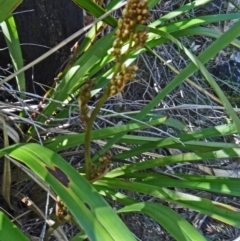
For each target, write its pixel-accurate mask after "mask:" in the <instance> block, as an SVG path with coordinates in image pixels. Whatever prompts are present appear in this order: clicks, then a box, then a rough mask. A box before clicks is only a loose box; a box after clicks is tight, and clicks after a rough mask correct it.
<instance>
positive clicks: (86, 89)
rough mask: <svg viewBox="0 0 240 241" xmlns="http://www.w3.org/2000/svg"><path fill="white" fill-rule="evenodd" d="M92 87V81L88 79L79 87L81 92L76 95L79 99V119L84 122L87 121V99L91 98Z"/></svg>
mask: <svg viewBox="0 0 240 241" xmlns="http://www.w3.org/2000/svg"><path fill="white" fill-rule="evenodd" d="M93 87H94V82H93V81H91V80H88V81H87V82H86V84H85V85H84V86H83V87H82V89H81V93H80V95H79V97H78V101H79V106H80V109H81V117H80V118H81V120H82V121H83V122H85V123H87V121H88V119H89V116H88V113H89V108H88V105H87V103H88V101H89V99H90V98H91V90H92V89H93Z"/></svg>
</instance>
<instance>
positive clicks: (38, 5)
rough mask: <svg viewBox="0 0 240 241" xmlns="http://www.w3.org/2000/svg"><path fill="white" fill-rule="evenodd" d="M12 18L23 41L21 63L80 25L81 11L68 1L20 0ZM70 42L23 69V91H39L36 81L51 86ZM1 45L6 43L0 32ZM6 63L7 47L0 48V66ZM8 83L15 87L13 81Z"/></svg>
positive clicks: (81, 25) (68, 49) (64, 59)
mask: <svg viewBox="0 0 240 241" xmlns="http://www.w3.org/2000/svg"><path fill="white" fill-rule="evenodd" d="M24 11H25V12H24ZM14 17H15V21H16V25H17V29H18V34H19V39H20V42H21V44H23V45H22V46H21V49H22V54H23V59H24V63H25V64H28V63H30V62H31V61H33V60H34V59H36V58H37V57H39V56H41V55H42V54H43V53H45V52H46V51H48V50H49V48H52V47H54V46H56V45H57V44H58V43H59V42H61V41H62V40H64V39H65V38H67V37H69V36H70V35H71V34H73V33H75V32H76V31H78V30H79V29H81V28H82V27H83V15H82V10H81V9H80V8H79V7H78V6H77V5H75V4H74V3H73V2H72V1H70V0H37V1H36V0H24V1H23V3H22V4H21V5H20V6H19V7H18V8H17V9H16V11H15V13H14ZM76 41H77V39H76ZM76 41H74V42H76ZM74 42H73V43H70V44H68V45H67V46H65V47H64V48H62V49H60V50H59V51H58V52H57V53H55V54H53V55H51V56H50V57H48V58H47V59H45V60H44V61H42V62H41V63H39V64H37V65H36V66H34V68H33V69H30V70H28V71H26V72H25V73H26V81H27V91H29V92H32V93H37V94H43V93H44V90H43V89H42V88H41V87H40V86H39V84H42V85H46V86H51V84H52V83H53V79H54V77H56V75H57V73H58V70H59V68H60V67H61V65H62V64H63V63H64V62H65V61H66V60H67V59H68V58H69V56H70V48H71V46H72V45H73V44H74ZM30 44H35V45H34V46H33V45H30ZM38 45H40V46H38ZM4 47H6V43H5V41H4V38H3V36H2V34H1V33H0V48H4ZM46 47H48V48H46ZM9 63H11V60H10V57H9V54H8V50H4V51H0V68H1V67H2V68H6V67H7V64H9ZM2 74H3V73H1V72H0V75H2ZM32 76H33V77H32ZM37 83H39V84H37ZM11 84H12V85H13V87H14V88H16V85H15V84H14V82H11Z"/></svg>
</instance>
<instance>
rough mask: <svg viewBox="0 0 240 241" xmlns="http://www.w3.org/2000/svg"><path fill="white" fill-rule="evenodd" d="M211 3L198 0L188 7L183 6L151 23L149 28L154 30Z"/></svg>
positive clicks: (207, 0)
mask: <svg viewBox="0 0 240 241" xmlns="http://www.w3.org/2000/svg"><path fill="white" fill-rule="evenodd" d="M210 1H211V0H196V1H193V2H191V3H187V4H186V5H183V6H182V7H180V8H178V9H176V10H173V11H170V12H169V13H167V14H165V15H163V16H162V17H160V18H159V19H158V20H156V21H154V22H153V23H151V24H150V25H149V27H152V28H155V27H158V26H159V25H160V24H162V23H164V22H166V21H169V20H171V19H172V18H175V17H177V16H179V15H181V14H183V13H185V12H188V11H190V10H192V9H194V8H197V7H199V6H201V5H204V4H206V3H208V2H210Z"/></svg>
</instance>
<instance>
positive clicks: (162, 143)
mask: <svg viewBox="0 0 240 241" xmlns="http://www.w3.org/2000/svg"><path fill="white" fill-rule="evenodd" d="M232 127H235V125H222V126H216V127H209V128H205V129H203V130H201V131H199V130H198V131H194V132H190V133H187V134H180V135H177V136H176V138H177V139H179V140H181V141H182V142H183V143H184V144H185V143H186V142H187V141H193V140H197V139H200V138H208V137H217V136H226V135H228V134H236V133H237V130H236V127H235V128H232ZM180 145H182V144H181V143H177V142H176V140H175V139H173V138H171V137H168V138H159V139H158V140H157V141H152V142H150V143H146V144H142V145H141V146H139V147H135V148H132V149H131V150H130V151H125V152H123V153H121V154H118V155H116V156H115V157H116V158H118V159H126V158H129V157H132V156H136V155H140V154H141V153H142V152H146V151H149V150H154V149H157V148H160V147H174V146H177V147H179V146H180ZM182 149H184V145H182Z"/></svg>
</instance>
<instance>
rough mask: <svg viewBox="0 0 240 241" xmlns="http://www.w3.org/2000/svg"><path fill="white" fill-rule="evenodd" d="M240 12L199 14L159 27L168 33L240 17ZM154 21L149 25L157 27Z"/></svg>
mask: <svg viewBox="0 0 240 241" xmlns="http://www.w3.org/2000/svg"><path fill="white" fill-rule="evenodd" d="M239 18H240V13H228V14H215V15H207V16H199V17H194V18H187V19H183V20H179V21H175V22H172V23H168V24H165V25H163V26H160V27H159V28H158V29H159V30H161V31H164V32H167V33H172V32H175V31H180V30H183V29H188V28H190V27H193V26H198V25H203V24H210V23H217V22H222V21H227V20H233V19H239ZM154 23H155V22H153V23H152V24H150V25H149V27H152V28H155V27H154Z"/></svg>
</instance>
